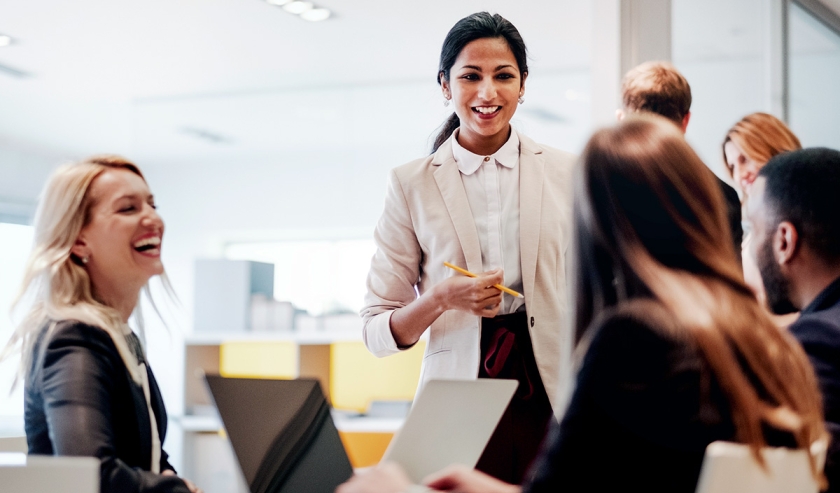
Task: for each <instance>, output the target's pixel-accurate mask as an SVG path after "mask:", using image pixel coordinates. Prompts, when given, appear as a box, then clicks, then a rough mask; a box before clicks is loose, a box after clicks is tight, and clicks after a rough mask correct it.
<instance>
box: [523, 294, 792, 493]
mask: <svg viewBox="0 0 840 493" xmlns="http://www.w3.org/2000/svg"><path fill="white" fill-rule="evenodd" d="M592 329H594V332H593V334H594V335H593V337H592V339H591V342H590V343H589V348H588V350H587V352H586V354H585V356H584V358H583V362H582V365H581V367H580V370H579V372H578V375H577V383H576V388H575V390H574V394H573V395H572V398H571V402H570V404H569V408H568V410H567V411H566V414H565V415H564V416H563V419H562V421H561V422H560V423H559V424H557V423H554V426H553V427H552V429H551V430H550V431H549V434H548V436H547V438H546V441H545V442H544V444H543V450H542V452H541V453H540V456H539V457H538V458H537V460H536V461H535V463H534V466H533V468H532V470H531V472H530V473H529V474H530V481H529V480H528V479H527V478H526V484H525V485H524V491H525V492H546V493H548V492H550V493H557V492H582V491H587V492H617V491H644V492H646V493H657V492H661V493H666V492H667V493H693V492H694V491H695V489H696V486H697V480H698V477H699V474H700V467H701V465H702V462H703V456H704V453H705V450H706V446H707V445H708V444H709V443H711V442H713V441H715V440H729V441H734V440H735V427H734V424H733V421H732V416H731V413H730V410H729V404H728V400H727V398H726V397H725V395H724V393H723V391H722V390H721V388H720V385H719V384H718V381H717V379H716V378H715V376H714V375H713V374H712V371H711V369H710V367H709V366H708V364H707V363H706V361H705V359H704V358H702V357H701V355H700V353H699V350H698V349H697V347H696V345H695V344H694V343H693V342H692V341H690V340H687V339H685V335H684V333H683V334H681V331H680V330H677V329H679V327H678V326H677V325H676V322H675V321H674V320H673V317H671V316H670V315H669V314H668V313H667V312H666V311H665V310H664V308H662V307H661V306H660V305H659V304H657V303H654V302H652V301H634V302H631V303H628V304H626V305H624V306H622V307H620V308H619V309H617V310H612V311H610V312H609V313H607V314H605V316H604V317H601V319H600V320H599V321H597V322H596V323H595V324H594V325H593V327H592ZM771 435H772V436H771ZM767 439H768V442H770V443H771V444H774V445H785V446H793V445H794V444H795V442H794V439H793V437H792V436H791V435H789V434H786V433H781V432H776V433H773V432H770V433H768V437H767Z"/></svg>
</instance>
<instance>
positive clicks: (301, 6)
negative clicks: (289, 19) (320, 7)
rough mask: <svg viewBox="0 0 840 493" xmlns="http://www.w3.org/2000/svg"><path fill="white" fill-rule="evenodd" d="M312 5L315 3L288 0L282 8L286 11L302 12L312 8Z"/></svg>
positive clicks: (302, 0)
mask: <svg viewBox="0 0 840 493" xmlns="http://www.w3.org/2000/svg"><path fill="white" fill-rule="evenodd" d="M314 6H315V5H314V4H313V3H312V2H306V1H304V0H295V1H294V2H289V3H287V4H286V5H284V6H283V9H285V10H286V12H289V13H292V14H302V13H304V12H306V11H307V10H312V7H314Z"/></svg>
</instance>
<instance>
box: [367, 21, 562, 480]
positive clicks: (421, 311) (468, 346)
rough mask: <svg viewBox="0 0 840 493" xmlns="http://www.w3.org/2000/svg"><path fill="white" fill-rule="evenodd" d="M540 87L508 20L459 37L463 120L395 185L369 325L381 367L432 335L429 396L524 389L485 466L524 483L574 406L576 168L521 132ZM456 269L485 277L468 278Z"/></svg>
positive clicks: (447, 69) (455, 41) (448, 76)
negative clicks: (565, 405)
mask: <svg viewBox="0 0 840 493" xmlns="http://www.w3.org/2000/svg"><path fill="white" fill-rule="evenodd" d="M527 76H528V65H527V56H526V48H525V43H524V42H523V40H522V37H521V36H520V34H519V32H518V31H517V30H516V28H515V27H514V26H513V25H512V24H511V23H510V22H509V21H507V20H506V19H504V18H503V17H501V16H500V15H498V14H495V15H491V14H488V13H486V12H481V13H477V14H473V15H470V16H468V17H465V18H464V19H461V20H460V21H458V23H457V24H455V26H454V27H453V28H452V29H451V30H450V32H449V34H448V35H447V36H446V39H445V40H444V43H443V49H442V50H441V57H440V66H439V71H438V83H439V84H440V85H441V89H442V94H443V98H444V104H446V105H449V104H452V106H453V107H454V110H455V113H454V114H453V115H452V117H450V119H449V120H448V121H447V122H446V123H445V124H444V128H443V131H442V132H441V134H440V135H439V136H438V137H437V139H436V142H435V145H434V149H433V154H432V155H430V156H427V157H425V158H421V159H418V160H416V161H412V162H410V163H408V164H405V165H403V166H400V167H398V168H396V169H394V170H392V172H391V174H390V177H389V183H388V189H387V193H386V198H385V209H384V212H383V214H382V217H381V219H380V220H379V223H378V224H377V227H376V231H375V233H374V237H375V241H376V244H377V252H376V254H375V255H374V257H373V259H372V261H371V268H370V273H369V275H368V280H367V288H368V292H367V295H366V298H365V307H364V308H363V309H362V312H361V314H362V318H363V320H364V329H363V331H364V340H365V343H366V345H367V347H368V349H369V350H370V351H371V352H372V353H373V354H375V355H377V356H380V357H381V356H387V355H390V354H394V353H397V352H399V351H400V350H403V349H407V348H409V347H411V346H413V345H414V344H415V343H416V342H417V341H418V340H419V338H420V336H421V335H422V334H423V333H424V332H425V331H426V329H427V328H428V329H429V331H430V332H429V342H428V345H427V347H426V355H425V359H424V364H423V373H422V376H421V385H422V383H423V382H425V381H428V380H430V379H434V378H450V379H452V378H458V379H473V378H476V377H481V378H513V379H517V380H519V389H518V390H517V393H516V395H515V396H514V399H513V401H512V402H511V405H510V406H509V407H508V409H507V411H506V412H505V415H504V416H503V418H502V421H501V422H500V424H499V426H498V428H497V429H496V431H495V433H494V435H493V437H492V438H491V440H490V443H489V444H488V446H487V449H486V450H485V451H484V454H483V455H482V458H481V459H480V460H479V463H478V466H477V467H478V469H480V470H482V471H485V472H488V473H489V474H492V475H493V476H496V477H498V478H500V479H504V480H506V481H509V482H515V483H516V482H519V481H521V480H522V478H523V475H524V473H525V471H526V470H527V467H528V465H529V463H530V462H531V460H532V459H533V458H534V456H535V455H536V452H537V449H538V447H539V443H540V441H541V439H542V437H543V436H544V434H545V430H546V425H547V423H548V421H549V419H550V417H551V416H552V408H554V409H555V410H556V409H557V407H558V406H559V405H560V403H559V398H560V395H561V389H560V388H559V387H560V380H561V379H560V375H561V368H560V367H561V365H566V364H568V362H569V354H570V348H571V340H572V338H571V331H570V328H569V327H568V325H567V324H566V313H567V310H568V306H567V301H566V295H567V290H566V269H567V266H566V260H565V259H566V250H567V246H568V245H569V240H570V237H571V222H570V216H571V205H572V202H571V190H570V183H571V172H572V163H573V161H574V156H572V155H571V154H568V153H565V152H561V151H558V150H555V149H552V148H550V147H546V146H543V145H540V144H537V143H535V142H534V141H532V140H531V139H529V138H528V137H526V136H525V135H522V134H520V133H518V132H517V131H516V130H515V129H513V128H512V127H511V125H510V119H511V117H512V116H513V114H514V113H515V112H516V108H517V106H518V105H519V104H521V103H522V102H523V101H524V100H523V97H524V94H525V80H526V78H527ZM443 262H450V263H453V264H455V265H457V266H459V267H462V268H466V269H467V270H470V271H472V272H476V273H480V274H479V275H478V276H477V277H475V278H468V277H464V276H461V275H459V274H454V273H453V272H452V271H451V270H449V269H447V268H446V267H445V266H444V264H443ZM497 283H501V284H504V285H505V286H508V287H510V288H512V289H514V290H516V291H518V292H520V293H523V294H524V298H515V297H512V296H510V295H507V294H502V293H501V292H500V291H499V290H497V289H496V288H494V287H493V285H494V284H497Z"/></svg>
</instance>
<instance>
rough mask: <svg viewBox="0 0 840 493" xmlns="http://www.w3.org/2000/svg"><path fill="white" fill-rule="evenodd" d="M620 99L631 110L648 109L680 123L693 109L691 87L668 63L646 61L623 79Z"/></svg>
mask: <svg viewBox="0 0 840 493" xmlns="http://www.w3.org/2000/svg"><path fill="white" fill-rule="evenodd" d="M621 102H622V104H624V108H626V109H628V110H631V111H649V112H651V113H656V114H657V115H662V116H664V117H665V118H667V119H669V120H671V121H673V122H674V123H676V124H677V125H682V122H683V118H685V115H687V114H688V112H689V111H690V110H691V86H689V85H688V81H687V80H685V77H683V76H682V74H681V73H680V72H679V71H678V70H677V69H676V67H674V66H673V65H671V64H670V63H668V62H645V63H643V64H641V65H638V66H636V67H634V68H633V69H631V70H630V71H629V72H627V74H626V75H625V76H624V78H623V79H622V80H621Z"/></svg>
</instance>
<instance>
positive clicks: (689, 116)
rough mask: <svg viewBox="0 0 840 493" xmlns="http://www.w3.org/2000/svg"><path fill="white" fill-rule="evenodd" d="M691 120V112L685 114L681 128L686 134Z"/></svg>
mask: <svg viewBox="0 0 840 493" xmlns="http://www.w3.org/2000/svg"><path fill="white" fill-rule="evenodd" d="M689 120H691V112H690V111H689V112H688V113H686V114H685V116H684V117H683V119H682V123H681V124H680V128H682V132H683V133H685V131H686V129H687V128H688V121H689Z"/></svg>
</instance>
